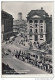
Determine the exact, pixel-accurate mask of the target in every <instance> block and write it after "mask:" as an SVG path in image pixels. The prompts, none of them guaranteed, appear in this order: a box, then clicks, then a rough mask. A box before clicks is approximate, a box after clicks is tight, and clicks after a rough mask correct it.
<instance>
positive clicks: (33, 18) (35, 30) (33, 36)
mask: <svg viewBox="0 0 55 80" xmlns="http://www.w3.org/2000/svg"><path fill="white" fill-rule="evenodd" d="M47 19H48V20H49V15H48V13H46V12H45V11H44V10H43V8H41V9H40V10H31V11H30V12H29V14H28V15H27V31H28V32H27V34H28V39H29V41H31V42H32V44H33V43H34V42H39V43H40V44H42V43H43V42H46V41H47V40H46V37H47V36H46V34H47V30H46V27H47V26H48V24H47ZM48 23H49V22H48ZM48 27H49V26H48ZM48 30H50V28H49V29H48ZM49 36H50V35H49Z"/></svg>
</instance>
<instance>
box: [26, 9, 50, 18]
mask: <svg viewBox="0 0 55 80" xmlns="http://www.w3.org/2000/svg"><path fill="white" fill-rule="evenodd" d="M34 15H38V16H41V17H43V18H45V17H48V16H49V15H48V13H46V12H45V10H41V9H40V10H31V11H30V12H29V13H28V15H27V18H30V17H32V16H34Z"/></svg>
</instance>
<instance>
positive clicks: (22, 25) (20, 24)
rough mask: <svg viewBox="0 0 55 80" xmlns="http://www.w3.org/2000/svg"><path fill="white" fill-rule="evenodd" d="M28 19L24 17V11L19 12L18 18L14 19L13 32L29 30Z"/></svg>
mask: <svg viewBox="0 0 55 80" xmlns="http://www.w3.org/2000/svg"><path fill="white" fill-rule="evenodd" d="M26 23H27V21H26V20H23V19H22V13H21V12H20V13H18V20H14V21H13V32H14V33H20V32H25V31H26V30H27V24H26Z"/></svg>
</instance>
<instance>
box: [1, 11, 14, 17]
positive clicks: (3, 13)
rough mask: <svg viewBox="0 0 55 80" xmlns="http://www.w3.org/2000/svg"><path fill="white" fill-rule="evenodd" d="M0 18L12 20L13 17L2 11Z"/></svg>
mask: <svg viewBox="0 0 55 80" xmlns="http://www.w3.org/2000/svg"><path fill="white" fill-rule="evenodd" d="M1 14H2V18H13V16H12V15H11V14H9V13H7V12H5V11H3V10H2V12H1Z"/></svg>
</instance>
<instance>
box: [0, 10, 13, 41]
mask: <svg viewBox="0 0 55 80" xmlns="http://www.w3.org/2000/svg"><path fill="white" fill-rule="evenodd" d="M1 21H2V23H1V27H2V41H4V40H7V39H9V38H10V36H12V34H13V17H12V15H11V14H9V13H7V12H5V11H3V10H2V12H1Z"/></svg>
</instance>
